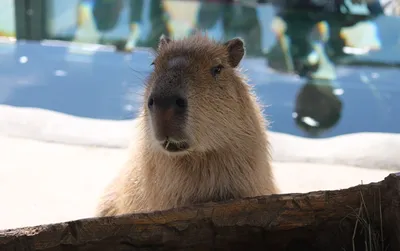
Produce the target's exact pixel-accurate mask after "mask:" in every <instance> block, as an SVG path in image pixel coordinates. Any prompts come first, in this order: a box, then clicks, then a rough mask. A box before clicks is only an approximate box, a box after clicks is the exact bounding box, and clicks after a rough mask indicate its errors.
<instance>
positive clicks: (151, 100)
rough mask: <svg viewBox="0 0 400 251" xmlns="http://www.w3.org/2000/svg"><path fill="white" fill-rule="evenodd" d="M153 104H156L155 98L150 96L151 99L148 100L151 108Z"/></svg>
mask: <svg viewBox="0 0 400 251" xmlns="http://www.w3.org/2000/svg"><path fill="white" fill-rule="evenodd" d="M153 104H154V99H153V98H149V100H148V101H147V106H148V107H149V108H151V107H153Z"/></svg>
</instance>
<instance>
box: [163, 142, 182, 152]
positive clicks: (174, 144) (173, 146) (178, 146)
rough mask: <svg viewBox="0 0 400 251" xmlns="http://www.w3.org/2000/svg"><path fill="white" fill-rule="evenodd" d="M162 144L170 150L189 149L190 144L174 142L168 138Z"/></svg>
mask: <svg viewBox="0 0 400 251" xmlns="http://www.w3.org/2000/svg"><path fill="white" fill-rule="evenodd" d="M161 145H162V147H163V148H164V149H165V150H166V151H168V152H182V151H185V150H188V149H189V144H188V143H187V142H173V141H170V140H166V141H164V143H162V144H161Z"/></svg>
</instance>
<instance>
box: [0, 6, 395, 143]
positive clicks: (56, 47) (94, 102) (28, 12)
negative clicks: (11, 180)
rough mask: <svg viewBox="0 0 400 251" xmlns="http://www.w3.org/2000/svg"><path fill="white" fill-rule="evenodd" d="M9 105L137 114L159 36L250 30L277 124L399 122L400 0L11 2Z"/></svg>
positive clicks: (368, 127) (0, 75)
mask: <svg viewBox="0 0 400 251" xmlns="http://www.w3.org/2000/svg"><path fill="white" fill-rule="evenodd" d="M0 6H1V7H0V104H5V105H12V106H21V107H37V108H42V109H48V110H53V111H58V112H62V113H66V114H70V115H74V116H80V117H87V118H94V119H107V120H126V119H132V118H134V117H135V116H136V113H137V111H138V108H139V105H140V102H141V98H142V96H141V92H142V88H143V80H144V78H145V77H146V75H147V74H148V73H149V71H150V70H151V68H150V63H151V61H152V59H151V57H152V54H151V50H153V49H154V48H155V47H156V45H157V42H158V39H159V37H160V35H161V34H165V35H168V36H170V37H172V38H180V37H183V36H187V35H189V34H191V33H192V32H194V31H195V30H196V29H201V30H204V31H207V32H208V34H209V35H210V36H212V37H214V38H215V39H218V40H221V41H222V40H227V39H231V38H233V37H235V36H240V37H242V38H243V39H244V40H245V42H246V46H247V54H246V58H245V59H244V60H243V61H242V64H241V66H242V67H243V68H244V70H245V72H246V74H247V75H248V76H249V78H250V84H251V85H254V88H255V91H256V93H257V95H258V97H259V99H260V102H261V103H262V104H263V105H264V106H265V110H264V112H265V116H266V117H267V118H268V119H269V120H270V122H271V124H270V129H271V130H272V131H276V132H283V133H288V134H292V135H298V136H302V137H319V138H326V137H331V136H335V135H341V134H347V133H354V132H394V133H399V132H400V116H399V114H400V112H399V111H400V83H399V80H400V69H399V66H400V29H399V27H400V1H399V0H381V1H379V0H364V1H363V0H270V1H267V0H264V1H257V0H242V1H237V0H236V1H234V0H219V1H218V0H208V1H194V0H191V1H189V0H186V1H184V0H180V1H178V0H164V1H161V0H68V1H61V0H1V2H0Z"/></svg>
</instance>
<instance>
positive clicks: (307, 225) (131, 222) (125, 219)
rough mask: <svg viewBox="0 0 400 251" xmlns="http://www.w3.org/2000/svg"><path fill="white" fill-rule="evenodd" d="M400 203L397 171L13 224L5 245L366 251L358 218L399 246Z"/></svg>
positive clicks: (90, 250) (91, 250)
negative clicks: (324, 185) (325, 187)
mask: <svg viewBox="0 0 400 251" xmlns="http://www.w3.org/2000/svg"><path fill="white" fill-rule="evenodd" d="M399 205H400V173H397V174H391V175H389V176H388V177H386V178H385V179H384V180H383V181H381V182H377V183H371V184H367V185H359V186H355V187H351V188H348V189H343V190H335V191H315V192H310V193H305V194H279V195H271V196H261V197H255V198H245V199H240V200H231V201H225V202H219V203H214V202H212V203H206V204H202V205H194V206H193V207H186V208H177V209H172V210H166V211H157V212H152V213H149V214H131V215H121V216H118V217H103V218H90V219H79V220H76V221H70V222H63V223H58V224H49V225H42V226H35V227H27V228H19V229H10V230H5V231H1V232H0V250H1V251H3V250H4V251H9V250H10V251H11V250H13V251H22V250H24V251H26V250H41V251H42V250H43V251H44V250H46V251H50V250H51V251H59V250H82V251H95V250H96V251H102V250H277V251H279V250H343V249H342V248H345V249H346V250H353V249H352V245H353V244H354V245H356V250H365V248H364V246H363V245H364V240H365V235H364V234H362V228H361V227H359V228H360V229H358V230H357V229H356V231H355V232H356V234H354V237H353V232H354V229H355V226H356V221H357V215H358V216H360V215H361V216H362V218H363V219H365V220H367V221H368V222H369V224H370V228H371V231H373V233H378V234H379V233H380V232H381V231H383V233H384V234H383V236H384V238H383V239H380V237H379V238H378V239H379V240H378V242H382V243H383V244H384V245H385V246H388V247H389V249H388V250H400V207H399ZM360 225H361V224H360V223H359V224H358V226H360ZM371 231H370V232H371ZM382 243H381V244H382Z"/></svg>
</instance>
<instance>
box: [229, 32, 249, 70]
mask: <svg viewBox="0 0 400 251" xmlns="http://www.w3.org/2000/svg"><path fill="white" fill-rule="evenodd" d="M224 45H225V46H226V48H227V50H228V53H229V59H228V60H229V64H230V65H231V66H232V67H233V68H235V67H236V66H238V65H239V63H240V61H241V60H242V58H243V56H244V53H245V47H244V41H243V40H242V39H241V38H238V37H236V38H233V39H231V40H228V41H227V42H225V44H224Z"/></svg>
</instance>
